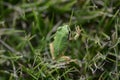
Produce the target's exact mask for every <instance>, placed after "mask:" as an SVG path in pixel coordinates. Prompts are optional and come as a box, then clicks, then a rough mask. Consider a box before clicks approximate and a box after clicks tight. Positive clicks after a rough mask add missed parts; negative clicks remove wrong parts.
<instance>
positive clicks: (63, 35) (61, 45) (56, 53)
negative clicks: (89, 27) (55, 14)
mask: <svg viewBox="0 0 120 80" xmlns="http://www.w3.org/2000/svg"><path fill="white" fill-rule="evenodd" d="M75 30H76V31H75V32H72V31H71V29H70V27H69V25H63V26H60V27H58V29H57V31H56V33H55V34H54V40H53V42H51V43H50V44H49V46H50V53H51V56H52V59H53V60H57V61H58V60H59V61H66V62H71V61H74V60H73V59H71V58H70V57H69V56H65V55H64V53H65V51H66V48H67V45H68V44H69V41H70V40H76V39H77V38H78V37H79V35H80V32H81V30H80V28H79V26H77V27H75ZM71 32H72V33H71ZM72 35H74V36H72Z"/></svg>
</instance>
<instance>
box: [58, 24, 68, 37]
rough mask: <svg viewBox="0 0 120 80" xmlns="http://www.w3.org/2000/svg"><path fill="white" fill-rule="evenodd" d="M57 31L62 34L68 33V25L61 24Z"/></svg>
mask: <svg viewBox="0 0 120 80" xmlns="http://www.w3.org/2000/svg"><path fill="white" fill-rule="evenodd" d="M58 31H59V32H61V34H63V35H69V33H70V28H69V26H68V25H63V26H61V27H59V28H58Z"/></svg>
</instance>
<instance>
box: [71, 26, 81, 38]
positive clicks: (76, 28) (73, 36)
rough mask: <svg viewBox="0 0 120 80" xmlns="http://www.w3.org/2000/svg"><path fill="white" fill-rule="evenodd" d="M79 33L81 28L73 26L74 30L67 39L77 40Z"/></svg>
mask: <svg viewBox="0 0 120 80" xmlns="http://www.w3.org/2000/svg"><path fill="white" fill-rule="evenodd" d="M80 33H81V29H80V28H79V26H77V27H75V31H74V32H71V33H70V35H69V40H77V39H78V38H79V36H80Z"/></svg>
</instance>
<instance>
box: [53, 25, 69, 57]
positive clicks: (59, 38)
mask: <svg viewBox="0 0 120 80" xmlns="http://www.w3.org/2000/svg"><path fill="white" fill-rule="evenodd" d="M69 32H70V31H69V27H68V25H64V26H63V27H59V28H58V30H57V32H56V34H55V37H54V41H53V47H54V56H55V57H59V56H60V55H64V54H63V52H64V50H65V49H66V46H67V44H68V40H69Z"/></svg>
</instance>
